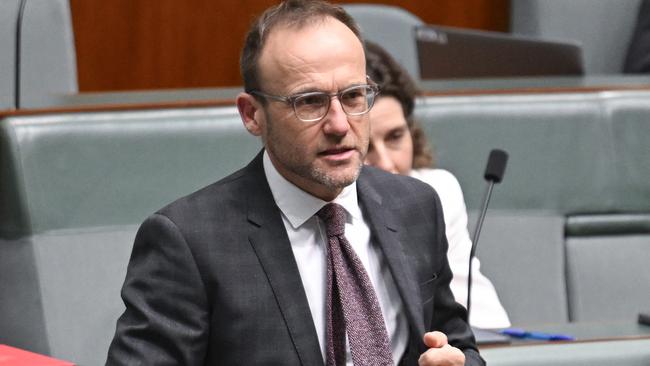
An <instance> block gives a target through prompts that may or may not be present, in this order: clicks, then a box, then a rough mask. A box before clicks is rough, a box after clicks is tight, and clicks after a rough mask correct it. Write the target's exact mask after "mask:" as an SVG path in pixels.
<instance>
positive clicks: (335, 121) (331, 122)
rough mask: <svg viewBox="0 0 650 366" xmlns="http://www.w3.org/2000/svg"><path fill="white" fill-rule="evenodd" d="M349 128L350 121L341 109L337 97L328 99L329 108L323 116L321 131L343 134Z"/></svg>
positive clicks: (337, 134)
mask: <svg viewBox="0 0 650 366" xmlns="http://www.w3.org/2000/svg"><path fill="white" fill-rule="evenodd" d="M349 130H350V121H349V120H348V115H347V114H345V112H344V111H343V106H342V105H341V102H340V101H339V98H332V99H331V100H330V109H329V111H327V115H326V116H325V124H324V126H323V131H324V132H325V133H326V134H331V135H336V136H343V135H345V134H346V133H348V131H349Z"/></svg>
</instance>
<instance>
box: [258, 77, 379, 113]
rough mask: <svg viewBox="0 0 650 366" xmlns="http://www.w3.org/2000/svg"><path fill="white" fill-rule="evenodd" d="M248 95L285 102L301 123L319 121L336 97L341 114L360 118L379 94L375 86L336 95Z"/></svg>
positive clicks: (365, 86)
mask: <svg viewBox="0 0 650 366" xmlns="http://www.w3.org/2000/svg"><path fill="white" fill-rule="evenodd" d="M249 93H250V94H253V95H257V96H260V97H263V98H268V99H273V100H277V101H280V102H285V103H287V104H289V105H291V106H293V111H294V112H295V114H296V117H298V119H299V120H301V121H303V122H316V121H320V120H321V119H323V117H325V116H326V115H327V112H329V109H330V105H331V101H332V98H333V97H337V98H338V99H339V102H341V107H343V112H345V114H347V115H348V116H360V115H362V114H366V113H368V111H369V110H370V108H372V105H373V104H374V103H375V97H376V96H377V94H379V87H378V86H377V85H368V84H364V85H355V86H351V87H349V88H345V89H343V90H341V91H339V92H337V93H326V92H319V91H316V92H307V93H299V94H294V95H290V96H281V95H272V94H266V93H264V92H261V91H259V90H252V91H250V92H249Z"/></svg>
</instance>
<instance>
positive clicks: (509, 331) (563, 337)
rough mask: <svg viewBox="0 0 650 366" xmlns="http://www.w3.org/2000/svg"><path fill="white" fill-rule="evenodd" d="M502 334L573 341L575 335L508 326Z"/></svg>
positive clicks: (546, 339) (515, 336)
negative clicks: (531, 330)
mask: <svg viewBox="0 0 650 366" xmlns="http://www.w3.org/2000/svg"><path fill="white" fill-rule="evenodd" d="M500 333H501V334H505V335H507V336H510V337H514V338H526V339H539V340H544V341H573V340H575V337H573V336H570V335H567V334H559V333H544V332H529V331H525V330H523V329H520V328H507V329H503V330H502V331H501V332H500Z"/></svg>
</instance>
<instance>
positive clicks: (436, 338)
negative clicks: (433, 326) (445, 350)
mask: <svg viewBox="0 0 650 366" xmlns="http://www.w3.org/2000/svg"><path fill="white" fill-rule="evenodd" d="M423 339H424V344H426V345H427V347H429V348H440V347H442V346H444V345H446V344H447V336H446V335H445V333H442V332H438V331H434V332H428V333H425V334H424V338H423Z"/></svg>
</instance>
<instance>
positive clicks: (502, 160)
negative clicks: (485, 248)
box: [467, 149, 508, 322]
mask: <svg viewBox="0 0 650 366" xmlns="http://www.w3.org/2000/svg"><path fill="white" fill-rule="evenodd" d="M507 162H508V153H507V152H505V151H503V150H499V149H494V150H492V151H490V156H489V157H488V161H487V166H486V167H485V174H484V175H483V177H484V178H485V180H486V181H487V182H488V185H487V188H486V190H485V195H484V196H483V205H482V206H481V212H480V214H479V217H478V221H477V223H476V228H475V229H474V235H473V236H472V249H471V250H470V252H469V272H468V273H467V321H468V322H469V314H470V308H471V297H472V260H473V259H474V256H476V245H477V244H478V238H479V235H480V234H481V227H482V226H483V220H484V219H485V214H486V213H487V207H488V204H489V203H490V196H492V188H493V187H494V185H495V184H497V183H501V181H502V180H503V174H504V173H505V171H506V163H507Z"/></svg>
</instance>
